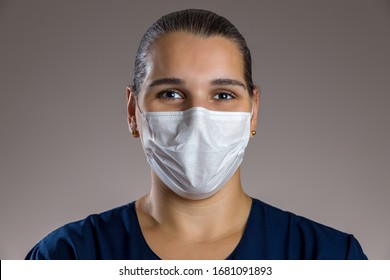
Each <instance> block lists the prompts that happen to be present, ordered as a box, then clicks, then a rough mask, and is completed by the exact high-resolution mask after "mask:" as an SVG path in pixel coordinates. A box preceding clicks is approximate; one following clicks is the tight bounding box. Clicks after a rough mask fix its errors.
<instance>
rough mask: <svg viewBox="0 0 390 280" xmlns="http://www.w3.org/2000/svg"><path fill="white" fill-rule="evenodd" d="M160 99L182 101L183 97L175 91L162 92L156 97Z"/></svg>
mask: <svg viewBox="0 0 390 280" xmlns="http://www.w3.org/2000/svg"><path fill="white" fill-rule="evenodd" d="M157 97H158V98H161V99H182V98H183V96H182V94H180V93H179V92H178V91H176V90H164V91H162V92H160V93H159V94H158V95H157Z"/></svg>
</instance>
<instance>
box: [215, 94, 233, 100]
mask: <svg viewBox="0 0 390 280" xmlns="http://www.w3.org/2000/svg"><path fill="white" fill-rule="evenodd" d="M234 98H235V96H234V95H233V94H231V93H229V92H219V93H217V94H216V95H214V96H213V99H219V100H229V99H234Z"/></svg>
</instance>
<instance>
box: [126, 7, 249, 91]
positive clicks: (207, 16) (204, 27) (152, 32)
mask: <svg viewBox="0 0 390 280" xmlns="http://www.w3.org/2000/svg"><path fill="white" fill-rule="evenodd" d="M175 31H187V32H190V33H193V34H195V35H199V36H202V37H211V36H221V37H224V38H227V39H230V40H232V41H233V42H235V43H236V44H237V45H238V47H239V49H240V51H241V53H242V55H243V60H244V79H245V83H246V86H247V88H248V91H249V94H250V95H252V94H253V89H254V84H253V82H252V60H251V54H250V51H249V48H248V46H247V44H246V42H245V39H244V37H243V36H242V35H241V33H240V32H239V31H238V30H237V28H236V27H235V26H234V25H233V24H232V23H231V22H230V21H228V20H227V19H226V18H224V17H222V16H220V15H217V14H215V13H213V12H210V11H206V10H198V9H189V10H183V11H177V12H173V13H170V14H167V15H165V16H163V17H161V18H160V19H158V20H157V21H156V22H155V23H154V24H153V25H152V26H150V27H149V29H148V30H147V31H146V32H145V34H144V36H143V37H142V40H141V42H140V45H139V47H138V51H137V55H136V57H135V68H134V80H133V85H132V90H133V93H134V94H135V95H137V94H138V92H139V90H140V88H141V85H142V83H143V82H144V80H145V76H146V74H147V73H146V71H147V70H146V69H147V64H148V59H149V51H150V49H151V47H152V46H153V43H154V42H155V41H157V40H158V39H159V38H161V37H163V36H164V35H166V34H168V33H170V32H175Z"/></svg>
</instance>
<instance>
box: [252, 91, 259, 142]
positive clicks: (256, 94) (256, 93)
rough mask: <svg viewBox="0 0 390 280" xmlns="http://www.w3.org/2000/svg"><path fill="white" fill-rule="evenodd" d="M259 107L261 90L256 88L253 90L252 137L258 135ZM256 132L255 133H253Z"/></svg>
mask: <svg viewBox="0 0 390 280" xmlns="http://www.w3.org/2000/svg"><path fill="white" fill-rule="evenodd" d="M259 105H260V89H259V88H258V87H257V86H256V87H255V88H254V89H253V96H252V110H253V111H252V118H251V136H252V137H253V136H254V135H255V134H256V128H257V118H258V114H259ZM253 132H255V133H253Z"/></svg>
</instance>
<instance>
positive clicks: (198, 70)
mask: <svg viewBox="0 0 390 280" xmlns="http://www.w3.org/2000/svg"><path fill="white" fill-rule="evenodd" d="M149 59H150V60H149V66H148V68H147V74H146V77H145V81H144V83H143V84H142V86H141V88H140V91H139V94H138V96H137V97H136V98H134V96H133V95H132V94H131V93H129V95H130V96H129V98H130V102H129V106H133V107H137V106H135V104H136V102H138V109H139V110H141V112H159V111H184V110H187V109H189V108H192V107H204V108H206V109H208V110H212V111H233V112H251V111H252V110H253V117H252V128H251V129H252V130H255V127H256V120H257V110H258V94H259V93H258V90H257V89H256V90H254V95H253V97H251V96H250V95H249V93H248V89H247V87H246V83H245V79H244V65H243V57H242V54H241V53H240V51H239V49H238V47H237V45H236V44H235V43H234V42H232V41H230V40H228V39H226V38H223V37H219V36H215V37H207V38H205V37H200V36H197V35H194V34H191V33H188V32H172V33H169V34H167V35H165V36H163V37H162V38H160V39H159V40H157V41H156V42H155V44H154V45H153V47H152V49H151V52H150V55H149ZM138 109H136V108H129V121H130V122H131V121H135V120H137V127H138V129H139V128H141V124H140V120H141V117H140V112H139V110H138ZM132 112H133V115H134V113H135V118H131V114H132ZM132 125H133V127H134V126H135V125H136V124H132Z"/></svg>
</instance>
